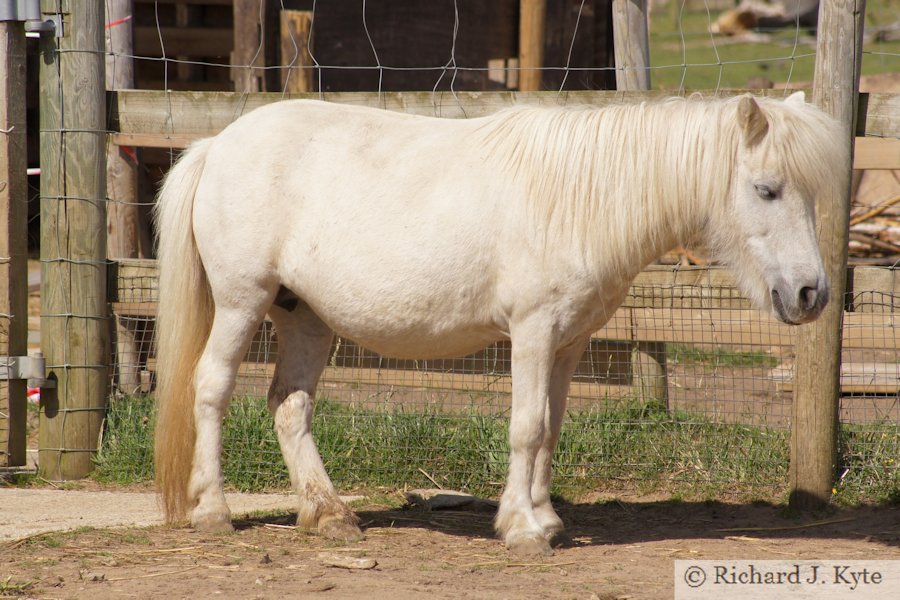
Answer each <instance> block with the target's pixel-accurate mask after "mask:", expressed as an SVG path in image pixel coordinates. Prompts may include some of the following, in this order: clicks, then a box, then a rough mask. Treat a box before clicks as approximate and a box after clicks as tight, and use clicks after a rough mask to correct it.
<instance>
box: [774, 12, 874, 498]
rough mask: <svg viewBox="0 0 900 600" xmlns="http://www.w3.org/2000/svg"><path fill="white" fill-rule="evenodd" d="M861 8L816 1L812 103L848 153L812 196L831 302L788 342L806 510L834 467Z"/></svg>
mask: <svg viewBox="0 0 900 600" xmlns="http://www.w3.org/2000/svg"><path fill="white" fill-rule="evenodd" d="M865 10H866V4H865V0H832V1H831V2H822V3H821V4H820V5H819V28H818V35H817V42H816V66H815V74H814V83H813V102H814V103H815V104H816V105H818V106H819V107H820V108H822V110H824V111H825V112H826V113H828V114H830V115H831V116H832V117H834V118H835V119H836V120H837V121H838V122H839V123H840V124H841V126H842V129H843V134H844V136H845V137H844V140H842V142H843V143H846V144H847V146H849V150H850V152H848V161H847V163H846V165H843V169H844V170H845V172H844V173H841V174H840V175H842V176H843V177H842V179H841V181H840V184H839V185H838V187H836V188H835V189H833V190H829V191H830V193H826V194H824V195H823V196H822V197H819V198H817V199H816V200H817V207H816V211H817V215H818V231H817V233H818V239H819V246H820V249H821V252H822V259H823V262H824V264H825V273H826V275H827V276H828V278H829V280H830V281H831V295H832V298H833V299H834V301H832V302H830V303H829V304H828V306H827V307H826V308H825V310H824V312H823V313H822V316H821V317H819V319H818V320H817V321H815V322H813V323H810V324H808V325H803V326H801V327H800V331H799V339H798V343H797V346H796V348H797V362H796V369H797V385H796V388H795V391H794V402H793V408H792V417H791V464H790V469H789V474H790V488H791V494H790V504H791V506H792V507H794V508H799V509H806V510H809V509H815V508H818V507H821V506H823V505H825V504H827V503H828V502H829V500H830V499H831V489H832V484H833V482H834V477H835V474H836V460H837V432H838V411H839V400H840V393H841V388H840V365H841V332H842V328H841V319H842V318H843V316H844V312H843V304H844V303H843V300H844V292H845V291H846V289H847V285H846V283H847V279H846V273H847V247H848V237H849V221H850V196H851V177H850V175H851V170H852V167H853V138H854V132H856V131H857V130H856V127H855V125H856V123H855V119H856V116H857V106H856V96H857V93H858V91H859V65H860V62H861V58H862V35H863V21H864V17H865Z"/></svg>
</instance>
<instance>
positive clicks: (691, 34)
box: [650, 0, 900, 90]
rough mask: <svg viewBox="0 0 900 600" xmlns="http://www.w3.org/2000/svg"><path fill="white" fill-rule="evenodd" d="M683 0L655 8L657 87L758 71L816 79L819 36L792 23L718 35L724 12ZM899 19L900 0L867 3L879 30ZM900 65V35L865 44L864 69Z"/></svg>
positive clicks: (727, 83)
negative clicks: (756, 33)
mask: <svg viewBox="0 0 900 600" xmlns="http://www.w3.org/2000/svg"><path fill="white" fill-rule="evenodd" d="M680 5H681V3H680V2H673V3H671V5H670V6H669V7H667V8H664V9H661V10H657V11H654V12H653V15H652V19H653V23H652V26H651V28H650V64H651V65H652V66H653V71H652V73H651V75H650V77H651V83H652V84H653V87H654V88H655V89H664V90H678V89H687V90H714V89H720V88H746V87H748V81H750V80H751V78H754V77H765V78H767V79H769V80H771V81H772V82H774V83H776V84H783V83H786V82H794V83H801V82H802V83H806V84H810V83H811V82H812V79H813V70H814V67H815V38H813V37H812V36H810V35H809V34H808V33H807V32H805V31H801V32H799V35H798V33H797V32H796V31H795V30H794V29H792V28H787V29H784V30H781V31H776V32H771V33H769V34H768V39H766V40H764V41H741V42H737V41H735V39H734V38H729V37H727V36H712V35H710V33H709V25H710V23H713V22H715V20H716V18H717V17H718V14H719V13H718V12H715V11H714V12H713V13H712V14H711V15H709V14H707V12H706V11H705V10H699V11H685V12H679V10H678V8H679V6H680ZM896 20H897V3H896V0H875V1H871V0H870V1H869V2H867V3H866V25H867V27H868V28H870V29H871V30H873V31H874V29H875V28H877V27H880V26H881V27H883V26H886V25H889V24H891V23H893V22H895V21H896ZM898 71H900V41H891V42H883V41H878V40H872V41H869V42H868V43H867V44H866V45H865V46H864V48H863V63H862V73H863V75H873V74H877V73H891V72H898Z"/></svg>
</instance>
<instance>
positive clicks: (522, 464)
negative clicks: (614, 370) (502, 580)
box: [494, 330, 553, 556]
mask: <svg viewBox="0 0 900 600" xmlns="http://www.w3.org/2000/svg"><path fill="white" fill-rule="evenodd" d="M546 335H547V334H546V333H545V331H541V330H532V331H526V332H523V333H521V334H520V336H521V337H513V338H512V379H513V383H512V385H513V393H512V415H511V418H510V424H509V446H510V455H509V475H508V477H507V482H506V488H505V489H504V491H503V495H502V496H501V498H500V508H499V510H498V511H497V517H496V519H495V522H494V525H495V527H496V529H497V532H498V533H499V534H500V536H501V537H502V538H503V539H504V541H505V542H506V546H507V548H509V549H510V550H511V551H512V552H514V553H516V554H525V555H543V556H550V555H551V554H553V550H552V548H551V547H550V544H549V542H548V541H547V537H546V532H545V530H544V527H543V525H542V524H541V523H540V521H539V520H538V518H537V515H536V514H535V511H534V503H533V500H532V496H531V489H532V483H533V480H534V469H535V458H536V457H537V454H538V451H539V449H540V448H541V445H542V444H543V441H544V434H545V430H546V428H547V426H548V424H547V416H548V391H549V384H550V373H551V369H552V365H553V349H552V348H551V344H550V343H549V340H540V338H541V336H546ZM542 341H543V342H544V343H541V342H542Z"/></svg>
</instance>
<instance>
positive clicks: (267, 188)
mask: <svg viewBox="0 0 900 600" xmlns="http://www.w3.org/2000/svg"><path fill="white" fill-rule="evenodd" d="M846 146H848V144H847V140H844V139H843V138H842V136H841V134H840V128H839V127H838V126H837V124H836V123H835V122H834V121H833V120H832V119H830V118H829V117H827V116H826V115H825V114H824V113H822V112H820V111H819V110H817V109H816V108H814V107H812V106H810V105H808V104H806V103H805V101H804V98H803V95H802V93H801V94H795V95H793V96H791V97H790V98H788V99H787V100H786V101H776V100H770V99H760V100H754V99H753V98H752V97H750V96H743V97H739V98H734V99H731V100H696V99H691V100H683V99H672V100H668V101H664V102H653V103H644V104H639V105H638V104H623V105H613V106H609V107H606V108H588V107H586V108H526V107H520V108H512V109H509V110H505V111H502V112H500V113H498V114H496V115H493V116H489V117H485V118H479V119H470V120H449V119H434V118H425V117H418V116H410V115H404V114H397V113H391V112H386V111H381V110H374V109H369V108H357V107H351V106H339V105H333V104H327V103H322V102H311V101H285V102H279V103H276V104H272V105H270V106H266V107H264V108H260V109H258V110H255V111H253V112H252V113H250V114H248V115H246V116H244V117H241V118H240V119H238V120H237V121H235V122H234V123H233V124H231V125H230V126H228V127H227V128H226V129H225V130H224V131H222V132H221V133H220V134H219V135H217V136H216V137H214V138H211V139H207V140H202V141H199V142H197V143H195V144H193V145H192V146H191V147H190V149H189V150H187V152H185V154H184V155H183V156H182V158H181V159H180V160H179V162H178V163H177V164H176V165H175V167H174V168H173V169H172V170H171V172H170V174H169V175H168V177H167V179H166V181H165V184H164V186H163V188H162V191H161V193H160V196H159V204H158V208H157V211H158V212H157V218H158V222H157V224H158V231H159V264H160V282H159V294H160V303H159V322H158V328H157V335H158V338H157V339H158V344H159V345H158V370H159V377H158V390H157V399H158V402H159V413H158V421H157V427H156V474H157V475H156V476H157V482H158V485H159V489H160V490H161V493H162V497H163V501H164V506H165V511H166V517H167V520H168V522H170V523H178V522H182V521H183V520H184V519H185V518H186V517H188V516H189V517H190V522H191V523H192V524H193V526H194V527H197V528H199V529H204V530H227V529H230V528H231V516H230V513H229V509H228V507H227V505H226V503H225V496H224V494H223V490H222V486H223V481H222V470H221V462H220V454H221V447H222V419H223V415H224V412H225V409H226V407H227V405H228V403H229V399H230V396H231V393H232V390H233V387H234V383H235V373H236V371H237V369H238V366H239V364H240V363H241V360H242V359H243V357H244V354H245V352H246V350H247V348H248V345H249V344H250V341H251V338H252V337H253V334H254V332H255V331H256V330H257V327H258V326H259V324H260V322H261V321H262V320H263V318H264V316H265V315H266V313H268V314H269V315H270V317H271V319H272V321H273V322H274V324H275V327H276V330H277V333H278V341H279V353H278V361H277V364H276V368H275V375H274V379H273V381H272V385H271V389H270V390H269V395H268V405H269V409H270V410H271V412H272V414H273V416H274V420H275V429H276V431H277V434H278V440H279V443H280V445H281V449H282V452H283V455H284V459H285V461H286V463H287V467H288V470H289V472H290V477H291V481H292V484H293V487H294V489H295V490H296V493H297V494H298V496H299V516H298V525H299V526H300V527H303V528H307V529H310V530H315V531H318V532H319V533H321V534H323V535H325V536H329V537H332V538H340V539H347V540H352V539H358V538H360V537H361V536H362V533H361V531H360V529H359V526H358V524H357V520H356V517H355V515H354V514H353V513H352V512H351V511H350V510H349V509H348V508H347V507H346V506H345V505H344V504H343V503H342V502H341V501H340V499H339V498H338V495H337V494H336V492H335V490H334V487H333V486H332V483H331V481H330V480H329V478H328V475H327V474H326V473H325V469H324V466H323V464H322V461H321V458H320V457H319V453H318V451H317V449H316V445H315V442H314V441H313V438H312V435H311V433H310V423H311V421H312V416H313V401H314V396H315V390H316V384H317V381H318V379H319V376H320V374H321V373H322V370H323V369H324V367H325V365H326V361H327V358H328V352H329V348H330V345H331V342H332V338H333V336H334V334H335V332H336V333H337V334H339V335H341V336H345V337H347V338H350V339H353V340H355V341H356V342H358V343H359V344H361V345H362V346H365V347H367V348H370V349H372V350H374V351H376V352H379V353H381V354H383V355H387V356H393V357H404V358H439V357H452V356H460V355H465V354H468V353H471V352H474V351H477V350H478V349H480V348H482V347H484V346H485V345H487V344H490V343H492V342H494V341H497V340H503V339H507V340H510V342H511V345H512V379H513V391H512V413H511V415H512V416H511V423H510V431H509V436H510V437H509V439H510V448H511V455H510V460H509V476H508V481H507V485H506V488H505V490H504V492H503V495H502V498H501V500H500V507H499V510H498V513H497V517H496V522H495V524H496V528H497V531H498V533H499V535H500V536H502V537H503V539H504V540H505V542H506V544H507V546H508V547H509V548H510V549H511V550H513V551H515V552H517V553H525V554H549V553H551V552H552V550H551V542H552V541H553V538H554V536H556V535H557V534H559V533H560V532H562V530H563V523H562V521H561V520H560V518H559V517H558V516H557V514H556V513H555V512H554V510H553V507H552V505H551V502H550V492H549V486H550V471H551V461H552V455H553V452H554V448H555V446H556V442H557V439H558V437H559V431H560V425H561V423H562V421H563V415H564V412H565V404H566V394H567V391H568V387H569V380H570V378H571V376H572V374H573V372H574V370H575V366H576V363H577V361H578V359H579V357H580V356H581V354H582V351H583V350H584V349H585V347H586V345H587V342H588V340H589V338H590V336H591V334H592V333H593V332H595V331H596V330H597V329H599V328H600V327H601V326H602V325H603V324H604V323H605V322H606V321H607V319H608V318H609V317H610V315H612V314H613V312H614V311H615V310H616V307H617V306H618V305H619V303H620V302H621V301H622V299H623V298H624V296H625V294H626V292H627V290H628V287H629V283H630V282H631V281H632V279H633V278H634V276H635V275H636V274H637V273H638V272H639V271H640V270H641V269H642V268H643V267H644V266H645V265H647V264H648V263H650V262H651V261H653V260H654V259H656V258H657V257H659V256H660V254H662V253H663V252H665V251H667V250H669V249H670V248H672V247H673V246H675V245H677V244H678V243H682V242H685V241H689V240H697V241H699V242H701V243H703V244H704V245H705V246H706V247H707V248H709V249H710V250H711V252H712V254H713V256H714V257H715V258H717V259H718V260H720V261H722V262H724V263H725V264H727V265H729V266H730V267H731V269H732V270H733V271H734V272H735V274H736V276H737V277H738V279H739V281H740V282H741V284H742V287H743V290H744V291H745V292H746V294H747V295H748V296H749V297H750V298H751V299H752V301H753V302H754V303H755V305H756V306H758V307H759V308H761V309H763V310H771V311H772V312H773V313H774V315H775V316H776V317H777V318H778V319H780V320H781V321H783V322H785V323H791V324H798V323H805V322H807V321H810V320H812V319H815V318H816V317H817V316H818V315H819V313H820V312H821V311H822V309H823V307H824V305H825V304H826V302H827V301H828V289H829V288H828V283H827V281H826V277H825V274H824V271H823V267H822V261H821V258H820V255H819V252H818V247H817V245H816V236H815V222H814V202H815V199H816V198H817V197H818V196H821V195H822V194H825V195H826V196H827V195H829V194H831V193H833V190H841V189H843V186H844V184H845V182H846V179H845V177H846V174H845V173H844V165H845V164H846V163H845V161H846V157H847V151H848V149H847V147H846ZM410 458H411V460H414V459H415V457H410Z"/></svg>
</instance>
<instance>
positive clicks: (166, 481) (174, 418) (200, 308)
mask: <svg viewBox="0 0 900 600" xmlns="http://www.w3.org/2000/svg"><path fill="white" fill-rule="evenodd" d="M210 141H211V140H201V141H199V142H196V143H194V144H193V145H191V147H190V148H189V149H188V150H187V151H186V152H185V153H184V154H183V155H182V157H181V159H180V160H179V161H178V163H177V164H175V166H174V167H172V169H171V170H170V171H169V174H168V175H167V176H166V179H165V183H164V184H163V187H162V190H161V191H160V193H159V197H158V199H157V203H156V213H155V217H156V230H157V237H158V247H157V256H158V259H159V304H158V306H159V311H158V314H157V320H156V344H157V371H156V372H157V377H156V402H157V413H156V447H155V467H156V485H157V489H158V490H159V493H160V494H161V496H162V505H163V509H164V511H165V518H166V523H167V524H169V525H174V524H178V523H182V522H184V521H185V519H186V517H187V513H188V511H189V510H191V509H192V508H193V506H194V504H195V502H196V499H195V498H192V497H191V495H190V491H189V489H188V483H189V480H190V475H191V468H192V464H193V457H194V441H195V439H196V437H197V431H196V427H195V424H194V370H195V368H196V366H197V361H198V360H199V358H200V354H201V353H202V352H203V348H204V346H205V344H206V340H207V338H208V337H209V331H210V327H211V323H212V317H213V302H212V294H211V292H210V288H209V282H208V281H207V278H206V272H205V270H204V268H203V263H202V262H201V260H200V255H199V253H198V252H197V245H196V243H195V241H194V232H193V219H192V213H193V208H194V194H195V193H196V191H197V183H198V181H199V180H200V175H201V173H202V172H203V167H204V165H205V164H206V155H207V152H208V149H209V144H210Z"/></svg>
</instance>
